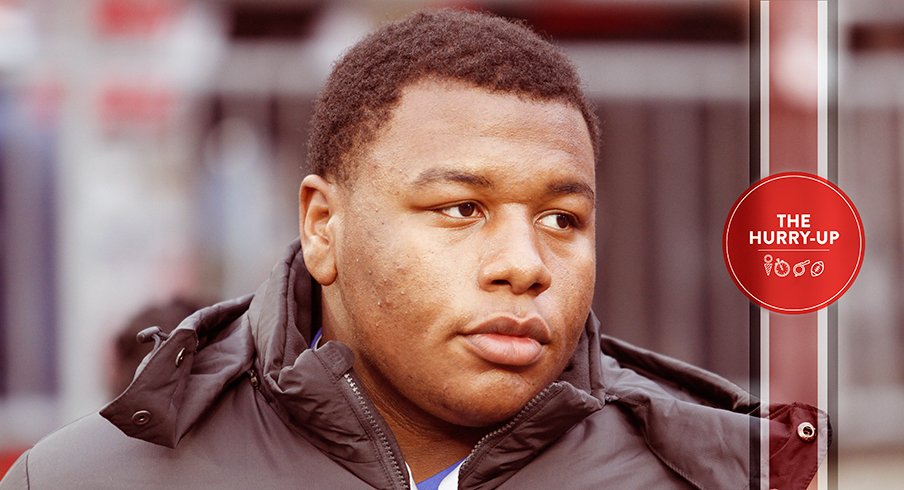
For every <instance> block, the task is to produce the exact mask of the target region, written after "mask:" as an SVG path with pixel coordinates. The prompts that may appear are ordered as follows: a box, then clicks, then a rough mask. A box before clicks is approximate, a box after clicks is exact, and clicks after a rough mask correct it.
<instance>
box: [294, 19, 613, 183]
mask: <svg viewBox="0 0 904 490" xmlns="http://www.w3.org/2000/svg"><path fill="white" fill-rule="evenodd" d="M426 78H437V79H450V80H455V81H462V82H466V83H469V84H472V85H474V86H476V87H479V88H483V89H486V90H489V91H493V92H502V93H513V94H517V95H519V96H524V97H526V98H529V99H535V100H543V101H548V100H551V101H557V102H562V103H565V104H567V105H570V106H572V107H574V108H576V109H578V110H580V111H581V113H582V114H583V116H584V120H585V121H586V123H587V128H588V130H589V132H590V138H591V142H592V144H593V153H594V157H595V158H598V155H599V148H598V146H599V123H598V121H597V118H596V114H595V113H594V111H593V108H592V107H591V106H590V104H589V102H588V101H587V99H586V98H585V97H584V93H583V91H582V90H581V81H580V78H579V77H578V75H577V72H576V70H575V68H574V65H573V64H572V63H571V61H570V60H569V59H568V57H566V56H565V54H563V53H562V52H561V51H560V50H559V49H558V48H556V47H555V46H553V45H552V44H550V43H549V42H547V41H546V40H544V39H543V38H541V37H540V36H539V35H537V34H536V33H535V32H534V31H532V30H531V29H529V28H528V27H526V26H525V25H523V24H521V23H516V22H512V21H509V20H506V19H503V18H501V17H497V16H494V15H491V14H486V13H479V12H473V11H465V10H431V11H421V12H418V13H415V14H413V15H411V16H409V17H406V18H404V19H402V20H399V21H396V22H393V23H390V24H387V25H386V26H384V27H382V28H381V29H378V30H377V31H375V32H373V33H371V34H370V35H368V36H367V37H365V38H364V39H363V40H361V41H360V42H359V43H357V44H356V45H355V46H353V47H352V48H351V49H350V50H349V51H348V52H347V53H346V54H345V55H344V56H343V57H342V58H341V59H340V60H339V61H338V62H337V63H336V65H335V66H334V68H333V71H332V73H331V74H330V76H329V78H328V79H327V82H326V85H325V86H324V88H323V90H322V91H321V92H320V96H319V97H318V98H317V101H316V103H315V108H314V115H313V117H312V119H311V135H310V140H309V143H308V165H309V168H310V170H311V172H313V173H315V174H318V175H321V176H324V177H334V178H336V179H337V180H338V181H340V182H346V181H348V180H349V178H350V177H351V176H352V175H353V173H354V172H353V171H354V165H355V162H356V158H355V157H356V156H358V155H359V154H360V152H361V151H362V150H364V149H366V148H367V146H368V145H369V144H370V143H372V142H373V141H374V139H376V136H377V133H378V131H379V130H380V129H381V128H382V127H383V125H384V124H386V123H387V122H388V121H389V119H390V116H391V112H392V110H393V109H394V108H395V107H396V106H397V104H398V102H399V99H400V98H401V95H402V90H403V89H404V88H405V87H406V86H409V85H411V84H412V83H415V82H417V81H420V80H422V79H426Z"/></svg>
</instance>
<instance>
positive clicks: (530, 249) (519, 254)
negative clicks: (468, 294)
mask: <svg viewBox="0 0 904 490" xmlns="http://www.w3.org/2000/svg"><path fill="white" fill-rule="evenodd" d="M494 225H495V226H492V227H491V228H492V230H487V231H489V232H490V233H489V236H488V237H487V241H488V243H486V246H485V248H484V254H483V256H482V263H481V268H480V277H479V279H478V280H479V281H480V287H481V288H482V289H484V290H486V291H497V290H500V289H510V290H511V292H512V293H514V294H525V293H527V294H531V295H534V296H537V295H539V294H540V293H542V292H543V291H546V290H547V289H549V286H550V283H551V282H552V276H551V274H550V271H549V268H548V267H547V266H546V262H544V260H543V256H542V254H541V252H540V244H539V243H538V236H537V231H536V229H535V228H534V223H533V222H532V221H531V220H525V219H508V220H505V222H504V223H500V222H497V223H494Z"/></svg>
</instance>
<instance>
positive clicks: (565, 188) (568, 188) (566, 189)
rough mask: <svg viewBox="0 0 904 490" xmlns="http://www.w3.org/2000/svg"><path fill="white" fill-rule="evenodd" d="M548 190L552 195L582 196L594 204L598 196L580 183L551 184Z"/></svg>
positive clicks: (587, 186)
mask: <svg viewBox="0 0 904 490" xmlns="http://www.w3.org/2000/svg"><path fill="white" fill-rule="evenodd" d="M548 190H549V192H550V193H551V194H581V195H583V196H585V197H586V198H588V199H590V200H591V201H593V202H596V194H595V193H594V192H593V189H592V188H591V187H590V186H589V185H587V184H585V183H583V182H578V181H568V182H557V183H554V184H550V185H549V187H548Z"/></svg>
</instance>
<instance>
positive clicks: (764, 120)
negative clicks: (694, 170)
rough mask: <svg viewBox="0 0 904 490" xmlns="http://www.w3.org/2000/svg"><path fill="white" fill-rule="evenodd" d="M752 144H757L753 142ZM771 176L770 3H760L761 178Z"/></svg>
mask: <svg viewBox="0 0 904 490" xmlns="http://www.w3.org/2000/svg"><path fill="white" fill-rule="evenodd" d="M751 144H755V142H753V141H751ZM767 176H769V2H768V1H765V2H760V178H761V179H762V178H765V177H767Z"/></svg>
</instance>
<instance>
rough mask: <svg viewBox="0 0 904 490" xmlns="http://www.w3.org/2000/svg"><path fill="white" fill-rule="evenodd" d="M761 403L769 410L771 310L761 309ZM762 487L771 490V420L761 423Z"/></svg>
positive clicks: (764, 411) (763, 409)
mask: <svg viewBox="0 0 904 490" xmlns="http://www.w3.org/2000/svg"><path fill="white" fill-rule="evenodd" d="M760 403H761V407H762V408H761V411H762V412H763V414H764V416H765V414H766V413H767V412H768V410H769V310H767V309H765V308H760ZM760 475H761V476H760V487H761V488H762V489H764V490H769V419H764V420H763V422H762V423H760Z"/></svg>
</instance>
